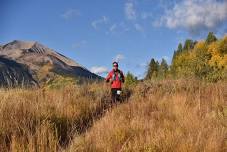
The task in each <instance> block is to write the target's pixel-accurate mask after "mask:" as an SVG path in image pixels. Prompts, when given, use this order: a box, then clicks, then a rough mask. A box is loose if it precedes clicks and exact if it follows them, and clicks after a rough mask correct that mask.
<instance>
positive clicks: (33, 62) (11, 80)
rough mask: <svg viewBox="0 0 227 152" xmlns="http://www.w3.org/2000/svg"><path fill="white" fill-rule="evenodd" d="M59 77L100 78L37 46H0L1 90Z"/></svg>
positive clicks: (35, 43)
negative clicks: (3, 87)
mask: <svg viewBox="0 0 227 152" xmlns="http://www.w3.org/2000/svg"><path fill="white" fill-rule="evenodd" d="M58 75H61V76H66V77H73V78H83V79H92V80H93V79H100V78H101V77H100V76H98V75H96V74H94V73H92V72H90V71H89V70H88V69H86V68H85V67H83V66H82V65H80V64H79V63H77V62H75V61H73V60H72V59H70V58H68V57H66V56H64V55H62V54H60V53H58V52H56V51H54V50H52V49H50V48H48V47H46V46H44V45H42V44H40V43H38V42H27V41H19V40H15V41H12V42H10V43H7V44H5V45H1V46H0V86H15V85H22V84H23V85H39V84H41V83H45V82H46V81H48V80H50V79H53V78H54V77H56V76H58Z"/></svg>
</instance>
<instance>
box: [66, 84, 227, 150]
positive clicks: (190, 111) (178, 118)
mask: <svg viewBox="0 0 227 152" xmlns="http://www.w3.org/2000/svg"><path fill="white" fill-rule="evenodd" d="M226 103H227V85H226V84H222V83H219V84H205V83H202V82H199V81H193V80H190V81H180V80H177V81H163V82H158V83H157V82H144V83H140V84H139V85H138V86H137V87H136V88H134V90H133V95H132V97H131V98H130V100H129V101H128V102H127V103H124V104H122V105H120V106H117V107H116V108H114V109H112V110H111V111H109V112H108V113H107V114H106V115H105V116H104V117H103V118H102V119H101V120H99V121H97V122H95V124H94V126H93V127H92V128H91V129H89V130H88V131H87V132H86V133H85V134H83V135H80V136H75V137H74V141H73V143H72V144H71V146H70V147H69V148H68V149H67V151H91V152H92V151H100V152H102V151H113V152H115V151H116V152H119V151H135V152H138V151H146V152H148V151H149V152H153V151H157V152H160V151H164V152H165V151H166V152H171V151H172V152H177V151H179V152H184V151H185V152H186V151H187V152H188V151H192V152H194V151H206V152H215V151H220V152H222V151H223V152H224V151H227V144H226V141H227V121H226V120H227V119H226V117H225V111H224V110H225V109H224V106H225V104H226Z"/></svg>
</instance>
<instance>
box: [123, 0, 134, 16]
mask: <svg viewBox="0 0 227 152" xmlns="http://www.w3.org/2000/svg"><path fill="white" fill-rule="evenodd" d="M124 10H125V16H126V18H127V19H128V20H135V19H136V18H137V14H136V10H135V6H134V3H133V2H132V1H128V2H126V3H125V8H124Z"/></svg>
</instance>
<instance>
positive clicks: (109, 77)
mask: <svg viewBox="0 0 227 152" xmlns="http://www.w3.org/2000/svg"><path fill="white" fill-rule="evenodd" d="M110 79H111V72H109V73H108V75H107V77H106V79H105V80H106V82H109V81H110Z"/></svg>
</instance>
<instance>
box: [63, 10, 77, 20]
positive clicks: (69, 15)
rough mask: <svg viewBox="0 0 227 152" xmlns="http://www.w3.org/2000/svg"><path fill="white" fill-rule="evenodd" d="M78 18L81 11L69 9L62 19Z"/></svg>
mask: <svg viewBox="0 0 227 152" xmlns="http://www.w3.org/2000/svg"><path fill="white" fill-rule="evenodd" d="M77 16H80V11H79V10H77V9H69V10H66V11H65V12H64V13H63V14H62V15H61V17H63V18H64V19H70V18H73V17H77Z"/></svg>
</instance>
